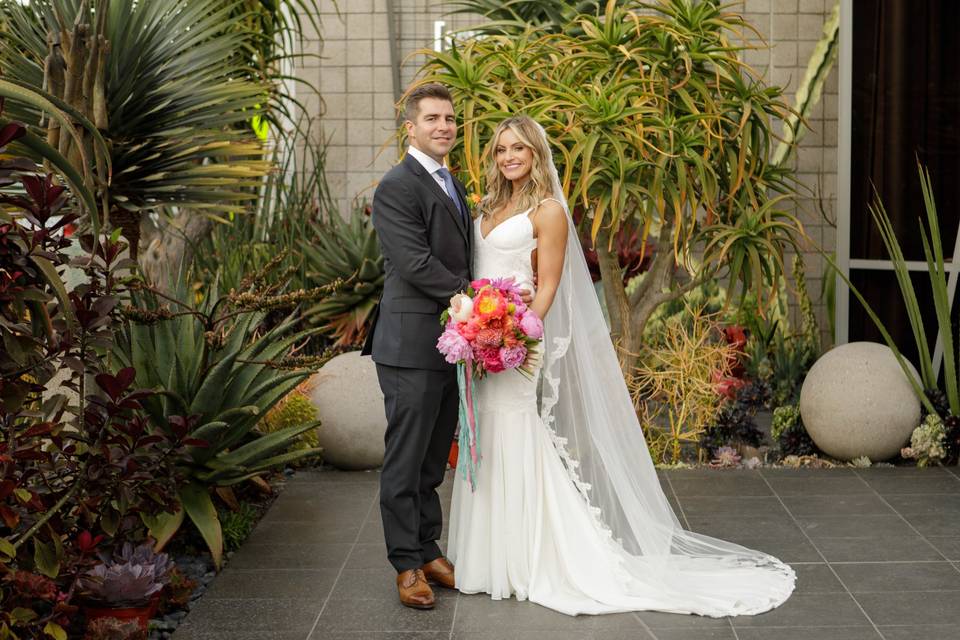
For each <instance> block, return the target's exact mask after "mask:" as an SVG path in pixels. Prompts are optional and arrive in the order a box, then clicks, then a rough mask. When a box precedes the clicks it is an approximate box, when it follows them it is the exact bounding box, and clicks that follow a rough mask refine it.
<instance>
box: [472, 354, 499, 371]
mask: <svg viewBox="0 0 960 640" xmlns="http://www.w3.org/2000/svg"><path fill="white" fill-rule="evenodd" d="M474 355H475V356H477V359H478V360H480V362H481V363H482V364H483V368H484V369H486V370H487V372H489V373H500V372H501V371H503V370H504V369H505V368H506V367H504V366H503V360H501V359H500V349H496V348H493V349H477V350H476V351H475V353H474Z"/></svg>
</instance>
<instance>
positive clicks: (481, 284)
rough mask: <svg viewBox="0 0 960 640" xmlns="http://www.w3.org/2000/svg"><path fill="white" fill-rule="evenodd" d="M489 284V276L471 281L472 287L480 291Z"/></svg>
mask: <svg viewBox="0 0 960 640" xmlns="http://www.w3.org/2000/svg"><path fill="white" fill-rule="evenodd" d="M488 284H490V279H489V278H480V279H479V280H474V281H473V282H471V283H470V288H471V289H473V290H474V291H479V290H480V289H482V288H483V287H485V286H487V285H488Z"/></svg>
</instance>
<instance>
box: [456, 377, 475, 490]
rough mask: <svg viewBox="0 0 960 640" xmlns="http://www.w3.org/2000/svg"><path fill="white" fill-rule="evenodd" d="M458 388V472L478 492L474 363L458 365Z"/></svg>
mask: <svg viewBox="0 0 960 640" xmlns="http://www.w3.org/2000/svg"><path fill="white" fill-rule="evenodd" d="M457 387H458V389H459V391H460V438H459V439H458V441H457V446H458V447H459V449H460V450H459V452H458V454H457V471H459V472H460V474H461V475H462V476H463V479H464V480H467V481H468V482H469V483H470V490H471V491H476V490H477V468H478V467H479V466H480V442H479V439H478V433H479V429H480V423H479V422H478V421H477V410H476V407H474V403H473V398H474V396H476V386H475V385H474V381H473V363H472V362H470V361H469V360H468V361H467V362H466V363H463V362H461V363H459V364H457Z"/></svg>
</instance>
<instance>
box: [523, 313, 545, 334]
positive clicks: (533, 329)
mask: <svg viewBox="0 0 960 640" xmlns="http://www.w3.org/2000/svg"><path fill="white" fill-rule="evenodd" d="M520 329H521V330H522V331H523V332H524V333H525V334H527V335H528V336H530V337H531V338H533V339H534V340H540V339H541V338H543V321H542V320H540V318H539V317H537V314H536V313H534V312H533V311H530V310H529V309H528V310H527V312H526V313H524V314H523V317H522V318H521V319H520Z"/></svg>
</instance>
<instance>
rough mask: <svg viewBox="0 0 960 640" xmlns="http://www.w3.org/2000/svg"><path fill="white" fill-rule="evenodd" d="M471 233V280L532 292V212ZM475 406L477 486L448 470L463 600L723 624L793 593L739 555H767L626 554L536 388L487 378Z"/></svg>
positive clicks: (789, 584) (774, 570)
mask: <svg viewBox="0 0 960 640" xmlns="http://www.w3.org/2000/svg"><path fill="white" fill-rule="evenodd" d="M475 225H476V226H475V235H474V237H475V238H477V241H476V245H475V246H476V248H475V252H476V253H475V255H474V275H475V277H477V278H497V277H507V276H512V277H513V278H514V279H515V280H516V281H517V283H518V284H519V285H521V287H524V288H529V289H531V290H532V289H533V273H532V269H531V266H530V252H531V250H532V249H533V248H535V246H536V240H535V239H534V237H533V223H532V221H531V220H530V217H529V212H527V213H524V214H519V215H516V216H513V217H511V218H508V219H507V220H506V221H504V222H502V223H501V224H500V225H498V226H496V227H494V228H493V229H492V230H491V231H490V233H489V235H488V236H487V237H486V238H484V237H483V236H482V234H481V231H480V224H479V219H478V220H477V221H476V222H475ZM475 404H476V407H477V415H478V420H479V448H480V455H481V456H482V457H481V462H480V465H479V473H478V482H477V487H476V490H475V491H471V489H470V485H469V484H468V483H467V482H466V481H465V480H464V479H463V477H462V476H461V474H460V473H457V474H456V478H455V480H454V486H453V496H452V503H451V511H450V534H449V543H448V550H447V551H448V552H447V556H448V557H449V558H450V560H451V561H452V562H453V563H454V566H455V567H456V586H457V588H458V589H459V590H460V591H461V592H463V593H487V594H489V595H490V596H491V597H492V598H493V599H495V600H499V599H502V598H509V597H511V596H513V597H515V598H517V599H518V600H527V599H529V600H530V601H532V602H535V603H538V604H540V605H543V606H545V607H549V608H551V609H554V610H556V611H559V612H562V613H565V614H568V615H577V614H603V613H615V612H625V611H644V610H656V611H665V612H675V613H693V614H700V615H708V616H726V615H738V614H754V613H761V612H763V611H767V610H769V609H771V608H773V607H776V606H778V605H779V604H781V603H782V602H783V601H785V600H786V599H787V598H788V597H789V595H790V593H791V592H792V591H793V586H794V581H795V575H794V573H793V570H792V569H791V568H790V567H789V566H787V565H785V564H783V563H781V562H779V561H778V560H776V559H775V558H772V557H769V556H765V555H764V554H758V552H753V551H749V550H746V549H744V550H743V551H744V552H750V553H752V554H758V555H761V556H763V558H764V561H763V563H764V566H761V567H758V566H757V565H756V563H755V562H754V563H753V564H744V563H739V564H738V562H737V559H736V558H732V559H731V558H724V559H717V558H709V557H706V558H705V557H686V556H683V555H677V554H668V555H667V556H665V557H644V556H642V555H637V554H634V553H629V552H628V551H626V550H625V549H624V548H623V547H622V546H621V545H619V544H618V543H617V541H616V540H614V539H612V538H611V537H610V532H609V530H607V531H605V530H604V526H603V523H602V522H601V520H600V518H599V516H598V514H597V512H598V511H599V509H596V508H593V507H591V505H590V503H589V500H588V498H587V497H586V492H585V491H582V490H581V487H584V486H589V485H583V484H581V483H580V482H579V480H578V478H577V477H576V474H575V473H573V472H572V469H571V468H572V467H576V465H577V462H576V461H575V460H574V459H572V458H571V457H570V455H569V453H568V452H567V451H566V447H565V446H564V445H565V443H564V441H563V440H564V439H563V438H559V437H558V436H557V434H556V432H555V431H554V430H553V429H552V428H551V427H550V426H549V425H548V424H545V422H544V421H543V420H542V419H541V417H540V414H539V413H538V399H537V381H536V380H530V379H528V378H526V377H525V376H523V375H522V374H520V373H519V372H517V371H506V372H503V373H499V374H495V375H490V376H487V377H485V378H483V379H482V380H480V381H479V382H478V384H477V389H476V395H475ZM656 490H657V492H658V493H660V494H662V490H661V489H660V488H659V487H657V489H656ZM664 504H666V502H665V500H664ZM685 535H689V536H697V534H691V533H689V532H686V534H685ZM698 538H702V539H703V540H707V541H709V540H712V539H710V538H706V537H699V536H698ZM723 544H729V543H723ZM730 546H731V547H734V548H737V549H740V548H739V547H736V546H735V545H730Z"/></svg>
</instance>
